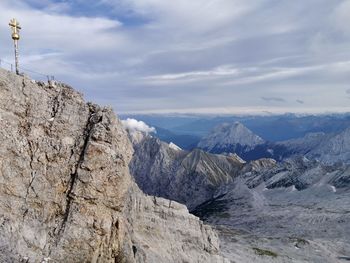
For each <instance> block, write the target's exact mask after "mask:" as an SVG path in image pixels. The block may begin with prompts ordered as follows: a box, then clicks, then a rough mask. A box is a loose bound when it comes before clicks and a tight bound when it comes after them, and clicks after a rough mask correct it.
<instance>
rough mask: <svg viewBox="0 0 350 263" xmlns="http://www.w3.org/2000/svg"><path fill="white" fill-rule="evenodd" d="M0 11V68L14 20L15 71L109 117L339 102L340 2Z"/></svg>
mask: <svg viewBox="0 0 350 263" xmlns="http://www.w3.org/2000/svg"><path fill="white" fill-rule="evenodd" d="M92 2H93V3H94V4H93V6H94V7H96V8H99V7H101V6H102V7H103V8H105V10H104V9H101V10H96V14H94V13H93V12H94V10H93V8H89V7H91V3H92ZM29 3H31V4H34V5H29ZM77 3H79V5H78V4H77ZM33 6H36V8H35V7H33ZM37 6H40V8H37ZM78 6H79V7H78ZM75 8H79V10H78V12H74V11H77V10H74V9H75ZM0 10H1V13H2V15H1V16H0V37H1V39H2V42H1V45H0V58H1V59H5V60H7V61H13V50H12V48H13V46H12V45H13V44H12V41H11V39H10V32H9V27H8V25H7V24H8V20H10V18H12V17H16V18H18V19H19V21H20V22H21V25H22V28H23V30H22V33H21V34H22V39H21V41H20V65H22V66H23V67H26V68H29V69H32V70H35V71H38V72H42V73H44V74H48V75H55V76H56V79H58V80H62V81H64V82H68V83H70V84H71V85H72V86H74V87H75V88H78V89H79V90H80V91H82V92H84V93H85V95H86V97H87V99H88V100H93V101H95V102H97V103H103V104H107V105H112V106H114V107H115V108H116V110H117V111H118V112H121V111H122V112H135V111H141V112H142V111H145V112H146V111H147V112H152V111H154V112H159V111H182V110H184V109H186V111H189V112H191V109H192V110H193V111H197V110H198V109H206V110H207V109H208V110H210V109H212V110H213V111H214V109H222V110H223V111H224V109H226V108H228V109H232V108H234V109H236V108H241V109H242V111H247V110H246V108H247V107H248V108H249V107H252V108H254V107H264V106H266V101H263V100H262V99H261V97H266V98H269V97H275V98H277V97H278V98H288V100H287V99H286V102H285V103H283V105H281V103H280V104H278V103H275V104H276V107H277V106H279V107H280V108H279V109H282V107H285V108H288V109H292V110H293V107H295V109H296V110H302V109H304V108H305V107H306V106H308V107H314V108H315V109H316V108H317V109H320V108H324V109H325V110H332V109H334V108H335V107H342V108H346V107H347V105H348V99H347V98H344V97H345V96H344V90H346V89H347V88H348V82H349V77H348V76H349V72H350V63H349V61H350V38H349V36H350V34H349V27H348V24H349V23H350V21H349V16H348V14H349V11H350V0H346V1H343V0H334V1H329V0H309V1H304V2H303V3H300V1H273V0H256V1H246V0H210V1H208V0H191V1H188V0H179V1H164V0H118V1H116V0H96V1H92V0H90V1H82V0H79V1H61V2H60V3H57V1H53V0H42V1H40V0H2V1H0ZM84 10H88V13H86V15H84ZM106 10H107V11H108V12H107V13H108V16H107V14H105V13H106V12H104V11H106ZM310 10H312V12H310ZM76 13H78V14H79V15H75V14H76ZM305 14H307V15H305ZM6 36H7V37H6ZM33 77H36V76H33ZM315 94H316V95H315ZM324 97H327V100H324ZM299 98H302V99H303V100H305V101H307V104H304V105H302V104H300V103H296V100H297V99H299ZM328 98H330V99H328ZM264 110H268V109H264ZM292 110H291V111H292ZM305 110H306V108H305Z"/></svg>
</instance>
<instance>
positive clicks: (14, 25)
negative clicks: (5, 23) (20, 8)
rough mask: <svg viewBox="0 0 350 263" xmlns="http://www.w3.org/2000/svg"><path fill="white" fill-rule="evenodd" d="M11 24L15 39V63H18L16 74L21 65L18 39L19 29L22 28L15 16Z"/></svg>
mask: <svg viewBox="0 0 350 263" xmlns="http://www.w3.org/2000/svg"><path fill="white" fill-rule="evenodd" d="M9 26H10V27H11V29H12V39H13V41H14V44H15V64H16V74H17V75H18V74H19V66H18V64H19V63H18V40H19V39H20V36H19V30H20V29H22V28H21V27H20V25H19V23H18V21H17V20H16V19H15V18H13V19H12V20H11V21H10V23H9Z"/></svg>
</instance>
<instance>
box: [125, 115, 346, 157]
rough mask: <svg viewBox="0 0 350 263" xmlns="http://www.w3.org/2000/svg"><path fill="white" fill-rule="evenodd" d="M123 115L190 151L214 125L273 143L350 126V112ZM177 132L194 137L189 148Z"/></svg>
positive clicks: (340, 129)
mask: <svg viewBox="0 0 350 263" xmlns="http://www.w3.org/2000/svg"><path fill="white" fill-rule="evenodd" d="M127 117H130V118H135V119H137V120H142V121H144V122H145V123H147V124H148V125H151V126H154V127H156V128H157V130H158V129H160V128H161V129H162V131H161V132H158V133H157V134H156V135H155V136H163V133H165V132H166V131H167V132H170V133H171V134H168V135H166V137H159V138H160V139H161V140H163V141H169V142H170V141H172V142H174V143H176V144H177V145H179V146H180V147H182V148H184V149H187V150H190V149H192V148H191V147H192V146H193V145H195V144H196V143H198V141H199V139H198V138H202V137H204V136H206V135H208V133H209V132H210V131H211V130H212V129H213V128H214V127H215V126H217V125H220V124H222V123H234V122H236V121H238V122H240V123H242V124H243V125H244V126H246V127H247V128H248V129H250V130H251V131H253V132H254V133H255V134H257V135H258V136H260V137H261V138H264V139H265V140H267V141H271V142H277V141H285V140H289V139H295V138H300V137H304V136H305V135H306V134H308V133H314V132H324V133H337V132H340V131H342V130H344V129H346V128H347V127H350V113H348V114H324V115H296V114H284V115H266V116H214V115H211V116H210V115H209V116H206V115H176V114H173V115H161V114H158V115H157V114H153V115H121V118H122V119H125V118H127ZM178 135H187V136H188V135H190V136H194V137H195V139H194V140H193V141H192V143H189V142H188V141H187V142H186V145H190V146H191V147H190V148H185V147H183V146H181V145H180V144H181V141H177V138H176V136H178Z"/></svg>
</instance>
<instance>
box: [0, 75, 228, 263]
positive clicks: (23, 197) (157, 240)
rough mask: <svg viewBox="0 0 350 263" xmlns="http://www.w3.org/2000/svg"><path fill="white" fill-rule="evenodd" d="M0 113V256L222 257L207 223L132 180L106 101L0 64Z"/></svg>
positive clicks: (125, 145) (125, 144)
mask: <svg viewBox="0 0 350 263" xmlns="http://www.w3.org/2000/svg"><path fill="white" fill-rule="evenodd" d="M0 121H1V129H0V140H1V146H0V262H30V263H32V262H33V263H34V262H42V261H48V262H51V261H52V262H223V261H224V259H223V258H222V257H221V256H220V255H219V244H218V238H217V235H216V234H215V233H214V232H213V230H212V229H211V228H210V227H208V226H205V225H203V223H202V222H201V221H200V220H199V219H198V218H197V217H195V216H193V215H190V214H189V213H188V211H187V209H186V207H184V206H183V205H180V204H178V203H176V202H170V201H168V200H165V199H160V198H153V197H148V196H146V195H144V194H143V193H142V192H141V191H140V190H139V188H138V187H137V186H136V184H135V183H134V181H133V179H132V178H131V176H130V174H129V168H128V164H129V161H130V159H131V157H132V153H133V150H132V145H131V143H130V141H129V139H128V137H127V134H126V132H125V130H124V129H123V128H122V125H121V123H120V121H119V120H118V118H117V117H116V116H115V114H114V113H113V112H112V110H111V109H108V108H101V107H99V106H97V105H93V104H87V103H85V102H84V100H83V98H82V95H81V94H79V93H78V92H76V91H75V90H73V89H72V88H70V87H69V86H67V85H63V84H57V83H51V84H50V85H48V84H45V83H40V82H39V83H36V82H34V81H31V80H30V79H28V78H27V77H23V76H17V75H14V74H11V73H9V72H7V71H4V70H0ZM50 260H51V261H50Z"/></svg>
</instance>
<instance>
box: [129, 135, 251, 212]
mask: <svg viewBox="0 0 350 263" xmlns="http://www.w3.org/2000/svg"><path fill="white" fill-rule="evenodd" d="M136 137H138V138H139V135H137V136H136ZM133 141H137V140H133ZM134 148H135V153H134V156H133V158H132V161H131V162H130V171H131V174H132V175H133V176H134V177H135V181H136V182H137V184H138V185H139V187H140V188H141V189H142V190H143V191H144V192H145V193H147V194H150V195H155V196H160V197H164V198H169V199H171V200H175V201H177V202H180V203H182V204H186V206H187V207H188V208H189V209H190V210H192V209H193V208H195V207H196V206H198V205H199V204H201V203H203V202H205V201H207V200H208V199H211V198H213V197H214V196H215V192H216V190H217V189H218V187H219V186H220V185H223V184H228V183H229V182H231V181H232V180H233V178H234V177H235V176H236V175H237V174H238V171H240V169H241V168H242V166H243V165H244V161H242V160H241V159H240V158H239V157H238V156H235V155H232V156H225V155H217V154H210V153H207V152H204V151H202V150H200V149H195V150H192V151H190V152H187V151H182V150H179V149H174V148H173V147H171V146H170V145H169V144H167V143H165V142H162V141H160V140H159V139H158V138H155V137H151V136H147V135H146V136H144V138H143V139H142V140H141V141H139V142H138V143H136V144H134Z"/></svg>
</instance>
